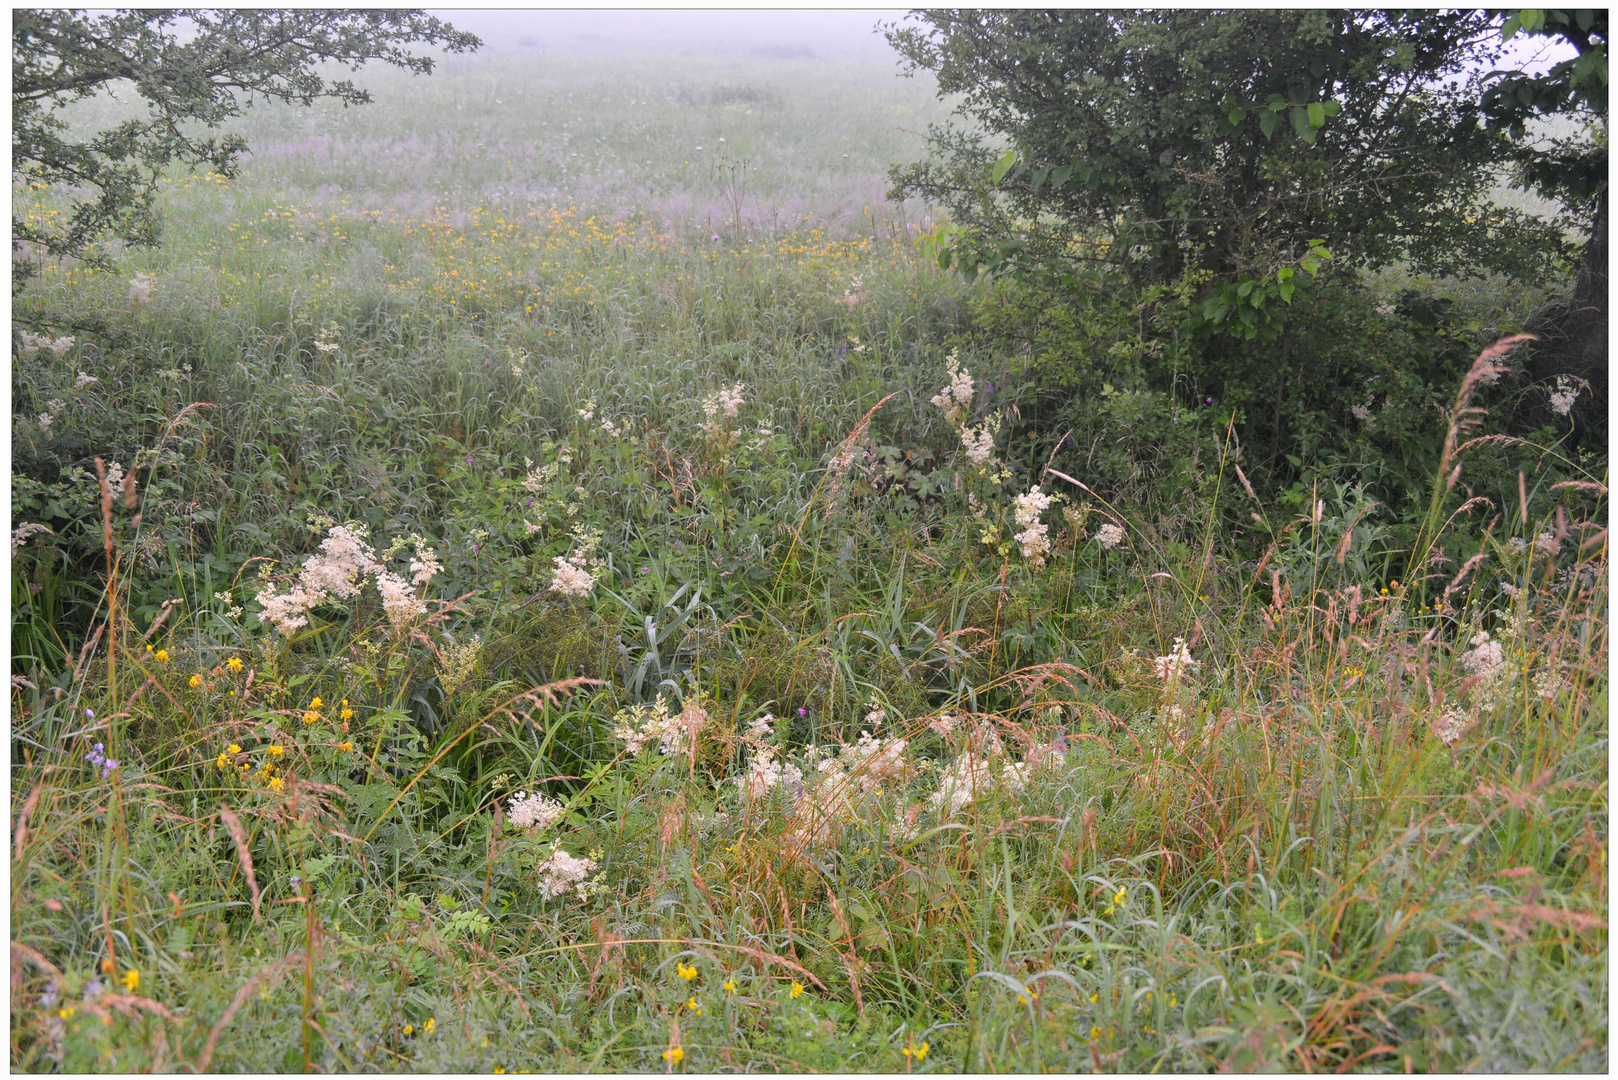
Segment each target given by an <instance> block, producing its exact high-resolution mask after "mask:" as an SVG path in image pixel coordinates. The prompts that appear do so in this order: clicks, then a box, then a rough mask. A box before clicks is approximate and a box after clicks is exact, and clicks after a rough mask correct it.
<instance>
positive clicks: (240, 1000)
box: [192, 951, 303, 1073]
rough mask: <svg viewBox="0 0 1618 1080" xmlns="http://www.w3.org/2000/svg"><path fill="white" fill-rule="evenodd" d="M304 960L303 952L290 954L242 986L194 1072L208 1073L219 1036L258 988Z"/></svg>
mask: <svg viewBox="0 0 1618 1080" xmlns="http://www.w3.org/2000/svg"><path fill="white" fill-rule="evenodd" d="M302 959H303V953H302V952H301V951H299V952H291V953H288V954H287V955H285V956H283V957H281V959H279V960H277V961H275V962H274V963H272V964H270V965H268V966H267V967H265V968H264V970H262V971H260V972H259V973H258V974H257V975H254V976H253V977H252V978H251V979H248V980H247V981H246V982H245V983H243V984H242V988H241V989H240V990H238V991H236V996H235V997H234V998H232V999H231V1001H230V1005H229V1007H228V1008H226V1009H225V1015H223V1016H221V1017H220V1018H219V1022H218V1023H217V1024H215V1025H214V1026H213V1030H212V1031H210V1032H208V1041H207V1043H206V1044H205V1045H204V1046H203V1048H202V1056H201V1057H200V1058H198V1059H197V1063H196V1067H195V1068H194V1069H193V1070H192V1071H193V1072H199V1073H205V1072H207V1071H208V1065H209V1063H210V1062H212V1061H213V1052H214V1048H215V1047H216V1046H218V1045H219V1036H220V1035H222V1034H224V1031H225V1026H226V1025H227V1024H229V1023H230V1021H231V1020H232V1019H233V1018H234V1017H235V1015H236V1014H237V1013H238V1012H240V1011H241V1008H242V1006H243V1005H245V1004H247V1002H248V1000H249V999H250V998H252V996H253V994H254V993H255V992H256V991H257V990H258V988H259V987H260V986H262V985H263V984H264V983H265V982H266V981H267V980H269V979H271V978H274V977H275V976H276V975H279V974H280V973H281V972H282V971H284V970H286V969H287V968H288V967H290V966H292V965H293V964H295V963H297V962H299V961H300V960H302Z"/></svg>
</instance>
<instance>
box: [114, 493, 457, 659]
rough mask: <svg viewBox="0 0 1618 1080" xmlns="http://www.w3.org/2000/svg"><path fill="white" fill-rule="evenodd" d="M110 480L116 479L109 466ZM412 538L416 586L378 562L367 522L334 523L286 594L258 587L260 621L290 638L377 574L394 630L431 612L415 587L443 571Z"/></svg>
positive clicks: (385, 606) (377, 580) (430, 554)
mask: <svg viewBox="0 0 1618 1080" xmlns="http://www.w3.org/2000/svg"><path fill="white" fill-rule="evenodd" d="M107 481H108V483H109V484H110V483H111V482H112V475H111V470H110V469H109V470H108V476H107ZM413 539H414V541H415V550H416V558H415V560H414V561H412V562H411V564H410V569H411V571H412V572H413V574H414V575H415V576H414V584H412V582H410V581H406V580H405V579H404V578H402V577H400V576H399V575H398V574H395V573H393V572H391V571H389V570H388V569H386V568H385V567H384V566H383V564H382V563H380V562H378V561H377V558H376V553H375V552H374V551H372V549H371V545H370V544H369V543H368V542H367V541H366V538H365V528H364V526H360V525H354V526H349V525H334V526H332V527H331V530H330V533H329V535H328V536H327V537H326V539H324V540H322V541H321V542H320V552H319V553H318V554H316V555H311V556H309V558H307V559H305V560H304V561H303V568H302V569H301V570H300V571H299V572H298V577H297V579H296V580H295V581H294V582H293V583H292V584H291V585H290V586H289V587H288V588H287V590H286V591H285V592H277V591H276V590H275V589H274V588H273V587H272V586H268V585H267V586H266V587H265V588H263V589H262V590H260V591H259V593H258V595H257V597H256V599H257V600H258V602H259V605H260V606H261V607H263V609H264V610H263V611H262V612H261V613H260V614H259V620H260V621H261V622H268V623H273V624H274V625H275V628H276V629H277V630H279V631H280V632H281V633H282V635H284V636H286V637H291V636H292V635H293V634H294V633H295V632H296V631H297V630H298V628H299V627H302V626H307V625H308V624H309V612H310V611H311V610H313V609H314V608H315V607H317V606H318V605H320V604H323V603H325V602H326V601H327V600H328V599H330V598H331V597H332V596H333V595H335V596H337V597H338V598H340V599H343V600H347V599H348V598H350V597H352V596H353V595H355V594H356V593H358V592H359V591H360V589H361V588H363V587H364V585H365V579H366V578H367V577H371V576H374V577H375V578H376V588H377V592H378V593H380V594H381V596H382V610H383V611H384V612H386V613H387V616H388V621H389V622H391V623H392V624H393V627H394V629H396V630H397V629H401V628H402V627H404V626H405V625H406V624H408V623H409V622H410V620H411V619H413V618H415V617H416V616H418V615H421V614H423V613H425V612H426V610H427V606H426V604H424V603H422V601H421V600H420V599H419V598H418V597H417V595H416V592H415V589H416V588H417V587H422V586H425V585H427V583H428V582H430V581H431V580H432V579H433V575H435V574H437V573H438V572H439V571H440V570H441V569H443V568H442V567H441V566H440V565H439V563H438V559H437V557H436V555H435V553H434V552H433V550H432V549H431V548H429V547H426V546H425V544H424V542H423V541H422V540H421V538H420V537H414V538H413Z"/></svg>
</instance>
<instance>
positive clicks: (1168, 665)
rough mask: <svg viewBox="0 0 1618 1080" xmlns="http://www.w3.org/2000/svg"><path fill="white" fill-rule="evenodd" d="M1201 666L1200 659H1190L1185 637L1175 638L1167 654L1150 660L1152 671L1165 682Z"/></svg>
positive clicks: (1187, 673)
mask: <svg viewBox="0 0 1618 1080" xmlns="http://www.w3.org/2000/svg"><path fill="white" fill-rule="evenodd" d="M1201 666H1202V662H1201V661H1199V660H1193V659H1191V650H1190V649H1188V648H1186V645H1185V638H1175V639H1174V647H1173V648H1172V649H1170V650H1169V654H1168V655H1167V656H1159V657H1157V658H1156V659H1155V660H1153V661H1152V671H1153V673H1154V674H1156V675H1157V677H1158V678H1159V679H1162V680H1164V681H1165V682H1167V681H1168V680H1170V679H1175V678H1178V677H1179V676H1180V675H1182V674H1184V675H1189V674H1191V673H1192V672H1193V671H1195V670H1196V669H1197V668H1199V667H1201Z"/></svg>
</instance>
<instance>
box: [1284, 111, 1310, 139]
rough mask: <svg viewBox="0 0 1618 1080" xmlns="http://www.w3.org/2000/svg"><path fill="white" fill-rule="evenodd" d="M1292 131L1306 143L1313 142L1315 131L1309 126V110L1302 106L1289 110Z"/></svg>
mask: <svg viewBox="0 0 1618 1080" xmlns="http://www.w3.org/2000/svg"><path fill="white" fill-rule="evenodd" d="M1290 115H1291V116H1292V130H1293V131H1296V132H1297V133H1298V137H1299V138H1300V139H1302V140H1303V141H1304V142H1306V143H1312V142H1314V141H1315V129H1314V128H1312V127H1310V126H1309V110H1308V109H1306V108H1304V107H1303V106H1302V105H1300V106H1298V107H1297V108H1295V109H1293V110H1291V114H1290Z"/></svg>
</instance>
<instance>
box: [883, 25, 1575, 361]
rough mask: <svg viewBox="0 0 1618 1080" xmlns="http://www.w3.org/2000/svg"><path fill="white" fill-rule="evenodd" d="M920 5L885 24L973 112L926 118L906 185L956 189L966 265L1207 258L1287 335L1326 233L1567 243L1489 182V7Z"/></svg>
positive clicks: (1520, 244) (1052, 273) (1177, 268)
mask: <svg viewBox="0 0 1618 1080" xmlns="http://www.w3.org/2000/svg"><path fill="white" fill-rule="evenodd" d="M918 14H919V15H920V18H921V19H922V21H923V24H924V25H921V26H901V27H893V28H890V29H889V33H888V38H889V40H890V42H891V43H892V44H893V46H894V47H895V48H896V49H897V50H898V51H899V52H900V53H901V55H902V56H904V57H905V58H906V59H907V60H908V61H909V63H910V65H911V69H912V70H916V69H926V70H930V71H933V72H935V73H936V75H937V78H938V86H939V92H940V94H960V95H962V104H961V106H960V110H959V111H960V113H961V114H962V115H964V116H965V117H966V118H968V119H969V120H971V121H972V122H973V128H974V129H975V130H961V129H958V128H953V127H946V128H945V129H942V130H938V129H935V130H933V131H932V132H930V136H931V149H932V151H933V156H932V159H931V160H930V161H927V162H923V163H920V164H916V165H910V166H905V167H901V168H897V169H895V170H894V171H893V173H892V174H891V177H892V180H893V182H894V192H893V195H894V196H895V197H903V196H907V195H921V196H924V197H926V198H929V199H932V200H934V201H937V202H941V203H943V204H944V205H945V206H946V207H947V208H948V210H949V211H950V214H951V217H952V218H953V221H954V222H955V224H956V225H957V226H958V230H957V231H956V232H954V233H953V234H951V235H949V236H947V237H944V238H942V240H943V241H944V242H943V243H942V244H941V247H942V248H943V251H942V252H941V258H942V259H943V260H944V261H946V262H960V263H962V264H964V267H965V268H966V269H967V270H969V271H976V270H979V269H987V270H992V271H996V272H1000V273H1013V274H1019V275H1024V276H1029V275H1033V276H1038V277H1042V278H1044V279H1046V280H1049V281H1054V282H1061V283H1065V285H1066V286H1068V287H1072V286H1073V285H1075V284H1076V283H1078V282H1081V281H1084V280H1087V279H1088V280H1091V281H1095V280H1097V276H1096V275H1097V272H1098V271H1099V272H1103V273H1112V274H1115V275H1122V277H1123V278H1124V279H1125V280H1127V281H1129V282H1130V283H1132V284H1134V285H1136V286H1144V285H1150V284H1162V283H1165V282H1169V281H1172V280H1175V279H1177V278H1182V277H1184V276H1186V275H1188V274H1190V275H1191V276H1192V277H1193V278H1194V280H1195V282H1196V285H1197V288H1198V290H1199V295H1200V296H1201V297H1202V299H1203V301H1204V303H1203V305H1202V310H1203V311H1204V312H1205V314H1206V316H1207V321H1208V322H1209V323H1211V324H1214V325H1217V326H1220V327H1223V328H1225V329H1227V330H1229V331H1232V332H1235V333H1237V334H1239V335H1241V336H1243V337H1247V338H1254V337H1258V338H1266V339H1273V338H1274V337H1275V336H1277V334H1278V333H1279V331H1280V328H1281V326H1282V325H1283V324H1284V322H1285V317H1284V316H1285V313H1286V310H1287V305H1288V304H1290V303H1291V301H1292V299H1293V297H1294V295H1295V294H1296V293H1297V292H1298V291H1299V290H1300V289H1301V288H1303V287H1305V286H1306V285H1307V284H1308V281H1309V279H1310V278H1311V277H1312V276H1313V271H1316V270H1318V269H1319V267H1320V266H1321V265H1322V263H1323V261H1324V257H1325V254H1324V253H1329V254H1330V255H1332V256H1335V260H1336V265H1338V266H1342V267H1345V268H1347V267H1356V268H1358V267H1365V268H1372V267H1376V266H1381V265H1385V264H1388V263H1390V262H1393V261H1395V260H1401V259H1403V260H1409V261H1410V262H1411V263H1412V264H1413V265H1414V266H1415V267H1416V268H1417V269H1418V270H1420V271H1424V272H1433V273H1449V272H1456V271H1459V270H1462V269H1472V268H1488V269H1507V270H1515V271H1519V272H1520V271H1522V270H1523V269H1524V268H1525V267H1527V266H1530V265H1534V263H1535V259H1536V257H1539V256H1542V255H1543V254H1544V253H1545V252H1546V251H1547V250H1549V248H1550V246H1551V243H1552V237H1553V235H1554V230H1552V229H1550V228H1548V227H1546V226H1545V225H1544V224H1543V223H1538V222H1535V221H1533V220H1531V219H1527V218H1525V216H1524V215H1522V214H1521V213H1518V212H1514V211H1509V210H1503V209H1501V208H1498V207H1488V206H1484V205H1482V199H1481V196H1482V194H1483V193H1484V191H1486V189H1487V187H1488V186H1489V184H1490V183H1491V182H1492V177H1491V174H1490V169H1491V167H1494V166H1499V165H1502V164H1503V163H1505V162H1506V161H1508V160H1509V158H1510V153H1511V147H1510V145H1509V143H1508V141H1507V140H1506V139H1505V138H1504V137H1503V135H1502V134H1501V133H1499V132H1491V131H1489V130H1487V129H1485V127H1484V126H1483V125H1482V124H1481V123H1480V121H1481V119H1482V117H1481V111H1480V103H1479V99H1480V94H1481V86H1480V85H1479V81H1480V76H1479V75H1478V74H1477V73H1476V71H1477V66H1478V64H1479V62H1480V61H1487V60H1488V59H1490V58H1492V56H1493V55H1494V54H1493V51H1492V49H1491V46H1492V45H1493V44H1494V43H1495V42H1497V40H1498V35H1497V34H1496V33H1495V31H1494V26H1493V24H1492V22H1491V19H1490V17H1489V16H1488V15H1486V14H1485V13H1483V12H1478V11H1421V12H1391V11H1370V12H1365V11H1359V12H1351V11H1326V10H1308V11H1296V10H1294V11H1274V10H1270V11H1260V10H1248V11H1235V12H1231V11H1227V12H1217V11H1205V10H1151V11H1123V10H1102V11H1083V10H1063V11H1026V10H978V11H929V12H924V13H918ZM1299 271H1304V273H1302V274H1300V273H1299Z"/></svg>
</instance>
